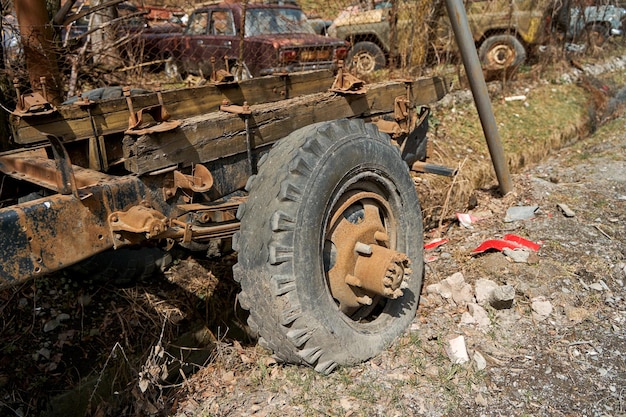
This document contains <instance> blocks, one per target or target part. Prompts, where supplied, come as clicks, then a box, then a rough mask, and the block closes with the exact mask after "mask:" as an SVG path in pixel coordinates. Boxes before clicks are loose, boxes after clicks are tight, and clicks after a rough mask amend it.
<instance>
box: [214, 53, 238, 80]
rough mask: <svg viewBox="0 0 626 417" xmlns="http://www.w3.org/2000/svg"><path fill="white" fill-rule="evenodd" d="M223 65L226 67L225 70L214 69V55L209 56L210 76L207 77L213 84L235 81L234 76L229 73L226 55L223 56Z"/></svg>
mask: <svg viewBox="0 0 626 417" xmlns="http://www.w3.org/2000/svg"><path fill="white" fill-rule="evenodd" d="M224 65H225V67H226V69H225V70H223V69H219V70H216V69H215V57H214V56H212V57H211V76H210V78H209V81H211V82H212V83H213V84H216V85H219V84H233V83H235V76H234V75H233V74H231V73H230V68H229V65H228V57H227V56H224Z"/></svg>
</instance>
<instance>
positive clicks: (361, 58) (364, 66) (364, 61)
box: [354, 52, 376, 74]
mask: <svg viewBox="0 0 626 417" xmlns="http://www.w3.org/2000/svg"><path fill="white" fill-rule="evenodd" d="M354 65H355V67H356V71H357V73H359V74H368V73H370V72H372V71H374V70H375V69H376V59H375V58H374V56H372V55H371V54H368V53H366V52H361V53H359V54H357V55H356V56H355V64H354Z"/></svg>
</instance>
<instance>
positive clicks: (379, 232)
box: [323, 182, 411, 322]
mask: <svg viewBox="0 0 626 417" xmlns="http://www.w3.org/2000/svg"><path fill="white" fill-rule="evenodd" d="M328 218H329V221H328V223H327V227H326V228H325V234H324V240H323V242H324V247H323V260H324V272H325V276H326V283H327V288H328V291H329V293H330V295H331V297H332V298H333V299H334V301H335V303H336V304H337V306H338V308H339V310H340V311H341V312H342V313H343V314H344V315H345V317H346V318H347V319H348V320H352V321H359V322H364V321H365V322H368V321H371V320H374V319H375V318H376V316H377V315H378V312H379V311H380V308H381V307H384V305H385V304H386V303H387V302H388V301H391V300H395V299H397V298H399V297H401V296H402V295H403V293H402V289H401V288H402V287H403V283H404V280H405V278H406V277H407V276H408V275H409V274H410V273H411V270H410V269H409V264H410V261H409V259H408V257H407V255H406V254H404V253H402V252H399V251H397V250H396V248H397V240H398V234H399V230H398V222H397V219H396V218H395V217H394V214H393V210H392V207H391V205H390V204H389V202H388V201H387V199H386V198H385V196H384V193H382V192H381V190H380V189H379V187H377V186H376V185H374V184H373V183H368V182H361V183H357V184H355V185H353V186H351V187H350V188H349V189H348V190H346V191H345V192H344V193H343V194H342V195H341V196H340V198H339V199H338V200H337V202H336V203H335V204H334V207H333V209H332V210H331V212H330V215H329V216H328Z"/></svg>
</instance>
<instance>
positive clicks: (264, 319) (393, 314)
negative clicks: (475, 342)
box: [233, 119, 423, 373]
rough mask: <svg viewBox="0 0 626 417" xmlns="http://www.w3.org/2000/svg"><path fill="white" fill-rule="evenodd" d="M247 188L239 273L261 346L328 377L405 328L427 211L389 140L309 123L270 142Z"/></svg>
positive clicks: (413, 304)
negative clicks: (272, 144)
mask: <svg viewBox="0 0 626 417" xmlns="http://www.w3.org/2000/svg"><path fill="white" fill-rule="evenodd" d="M247 189H248V191H249V197H248V201H247V202H246V203H245V205H242V206H241V207H240V210H239V212H238V217H239V219H240V220H241V230H240V232H239V233H238V234H237V235H235V239H234V242H233V243H234V248H235V250H238V251H239V258H238V263H237V264H236V265H235V267H234V276H235V279H236V280H237V281H239V282H240V284H241V294H240V296H239V300H240V303H241V305H242V307H244V308H245V309H247V310H249V312H250V315H249V319H248V323H249V325H250V328H251V330H252V331H254V332H256V333H257V334H258V335H259V336H260V337H259V344H260V345H261V346H264V347H266V348H269V349H271V350H272V351H273V352H274V354H275V356H276V357H277V358H278V359H279V360H282V361H285V362H290V363H297V364H308V365H310V366H312V367H314V368H315V369H316V370H317V371H318V372H321V373H330V372H332V371H333V370H334V369H335V368H336V367H337V366H338V365H352V364H355V363H359V362H362V361H364V360H367V359H369V358H371V357H373V356H375V355H377V354H378V353H380V352H381V351H382V350H383V349H385V348H386V347H387V346H389V345H390V344H391V343H392V342H393V340H394V339H396V338H397V337H398V336H399V335H401V334H402V333H403V332H404V331H405V329H406V328H407V327H408V326H409V325H410V323H411V322H412V320H413V318H414V316H415V310H416V308H417V305H418V301H419V294H420V289H421V285H422V275H423V254H422V247H423V229H422V214H421V209H420V205H419V201H418V198H417V194H416V191H415V187H414V184H413V181H412V179H411V177H410V174H409V169H408V167H407V165H406V164H405V163H404V162H403V161H402V159H401V157H400V152H399V149H398V148H397V147H396V146H394V145H392V144H391V143H390V140H389V137H388V136H387V135H385V134H382V133H380V132H379V131H378V129H377V128H376V127H375V126H373V125H371V124H365V123H363V122H362V121H360V120H351V121H349V120H345V119H344V120H339V121H334V122H323V123H319V124H315V125H311V126H308V127H306V128H303V129H301V130H299V131H296V132H294V133H292V134H291V135H289V136H288V137H287V138H285V139H283V140H281V141H280V142H278V143H277V144H276V145H275V146H274V147H273V148H272V150H271V151H270V152H269V154H268V155H267V157H265V158H264V159H263V160H262V163H261V165H260V167H259V172H258V175H256V176H254V177H252V178H251V180H250V181H249V182H248V186H247ZM400 281H402V284H400ZM348 283H349V284H348Z"/></svg>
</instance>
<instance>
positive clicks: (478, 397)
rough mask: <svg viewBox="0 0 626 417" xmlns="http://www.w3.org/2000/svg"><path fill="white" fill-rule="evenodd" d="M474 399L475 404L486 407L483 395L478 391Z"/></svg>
mask: <svg viewBox="0 0 626 417" xmlns="http://www.w3.org/2000/svg"><path fill="white" fill-rule="evenodd" d="M475 401H476V405H479V406H481V407H487V406H488V405H489V403H487V400H486V399H485V397H483V395H482V394H481V393H480V392H479V393H478V395H476V398H475Z"/></svg>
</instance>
